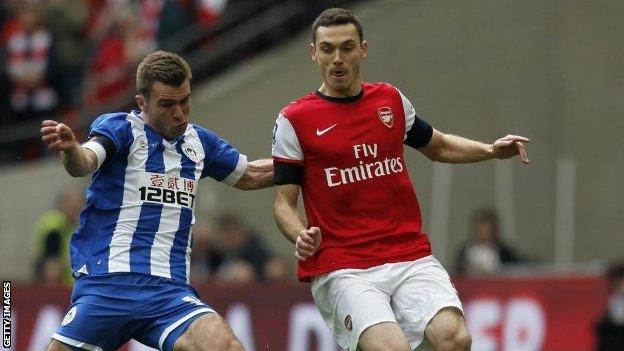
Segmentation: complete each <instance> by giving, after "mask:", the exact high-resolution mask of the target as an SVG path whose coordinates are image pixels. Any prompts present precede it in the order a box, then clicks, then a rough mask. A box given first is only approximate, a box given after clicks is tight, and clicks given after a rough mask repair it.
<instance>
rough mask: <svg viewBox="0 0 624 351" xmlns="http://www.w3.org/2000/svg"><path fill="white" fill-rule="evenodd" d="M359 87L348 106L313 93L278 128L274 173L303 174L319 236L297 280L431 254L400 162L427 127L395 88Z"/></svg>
mask: <svg viewBox="0 0 624 351" xmlns="http://www.w3.org/2000/svg"><path fill="white" fill-rule="evenodd" d="M362 86H363V89H362V91H361V93H360V94H359V95H358V96H355V97H352V98H346V99H338V98H331V97H328V96H324V95H322V94H320V93H319V92H314V93H310V94H308V95H306V96H304V97H302V98H301V99H299V100H297V101H295V102H293V103H291V104H290V105H288V106H287V107H285V108H284V109H283V110H282V111H281V113H280V114H279V116H278V118H277V121H276V126H275V131H274V143H273V152H272V155H273V159H274V162H275V163H276V173H277V172H279V169H280V167H279V165H280V164H282V165H289V166H300V167H302V172H301V174H302V176H301V181H300V183H301V184H300V185H301V191H302V195H303V202H304V206H305V213H306V217H307V220H308V226H317V227H319V228H320V229H321V232H322V235H323V240H322V241H321V246H320V247H319V249H318V251H317V252H316V253H315V255H314V256H313V257H311V258H309V259H307V260H305V261H302V262H300V263H299V270H298V277H299V279H300V280H301V281H310V279H311V278H312V277H313V276H316V275H320V274H325V273H328V272H331V271H335V270H338V269H343V268H360V269H365V268H370V267H373V266H377V265H381V264H384V263H391V262H402V261H410V260H414V259H418V258H421V257H424V256H427V255H430V254H431V247H430V243H429V240H428V238H427V236H426V234H424V233H423V232H422V221H421V213H420V208H419V205H418V201H417V198H416V193H415V191H414V188H413V186H412V183H411V180H410V178H409V175H408V172H407V167H406V163H405V160H404V158H403V151H404V150H403V148H404V141H405V140H406V138H407V137H408V134H412V135H416V136H417V138H418V139H419V140H416V144H417V145H416V147H420V146H424V145H426V144H427V143H428V142H429V140H430V139H431V133H432V129H431V126H430V125H429V124H427V123H426V122H424V121H423V120H421V119H419V118H418V117H417V116H416V113H415V111H414V108H413V107H412V104H411V103H410V102H409V101H408V99H407V98H406V97H405V96H403V94H401V92H400V91H399V90H398V89H396V88H395V87H393V86H392V85H389V84H385V83H375V84H373V83H363V85H362ZM416 128H418V129H419V130H413V129H416ZM410 145H414V141H412V143H410ZM278 176H279V175H278V174H276V179H277V178H278Z"/></svg>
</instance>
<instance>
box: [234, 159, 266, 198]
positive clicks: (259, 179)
mask: <svg viewBox="0 0 624 351" xmlns="http://www.w3.org/2000/svg"><path fill="white" fill-rule="evenodd" d="M271 186H273V160H272V159H260V160H255V161H252V162H249V163H247V169H246V170H245V174H243V176H242V177H241V179H240V181H239V182H238V183H237V184H236V187H237V188H239V189H242V190H255V189H263V188H268V187H271Z"/></svg>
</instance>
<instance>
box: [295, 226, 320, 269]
mask: <svg viewBox="0 0 624 351" xmlns="http://www.w3.org/2000/svg"><path fill="white" fill-rule="evenodd" d="M319 245H321V229H319V227H310V229H304V230H302V231H300V232H299V235H298V236H297V240H296V241H295V257H297V259H298V260H299V261H305V260H306V258H308V257H311V256H312V255H314V253H315V252H316V250H317V249H318V247H319Z"/></svg>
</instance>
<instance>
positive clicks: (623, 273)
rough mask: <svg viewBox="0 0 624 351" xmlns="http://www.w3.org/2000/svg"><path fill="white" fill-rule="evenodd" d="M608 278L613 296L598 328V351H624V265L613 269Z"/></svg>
mask: <svg viewBox="0 0 624 351" xmlns="http://www.w3.org/2000/svg"><path fill="white" fill-rule="evenodd" d="M608 278H609V281H610V286H611V291H612V292H611V295H610V297H609V301H608V303H607V311H606V313H605V315H604V316H603V317H602V319H601V320H600V321H599V322H598V324H597V326H596V332H597V339H598V343H597V344H598V345H597V348H596V350H598V351H616V350H617V351H620V350H624V264H620V265H617V266H615V267H613V268H612V269H611V270H610V272H609V274H608Z"/></svg>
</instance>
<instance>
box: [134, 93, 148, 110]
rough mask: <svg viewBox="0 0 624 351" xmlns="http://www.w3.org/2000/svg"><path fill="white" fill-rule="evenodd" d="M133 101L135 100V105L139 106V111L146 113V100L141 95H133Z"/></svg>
mask: <svg viewBox="0 0 624 351" xmlns="http://www.w3.org/2000/svg"><path fill="white" fill-rule="evenodd" d="M134 100H136V103H137V105H139V108H140V109H141V111H146V112H149V111H147V108H148V106H147V100H145V97H144V96H143V95H141V94H138V95H135V96H134Z"/></svg>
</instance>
